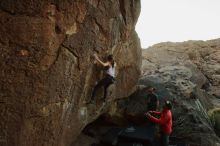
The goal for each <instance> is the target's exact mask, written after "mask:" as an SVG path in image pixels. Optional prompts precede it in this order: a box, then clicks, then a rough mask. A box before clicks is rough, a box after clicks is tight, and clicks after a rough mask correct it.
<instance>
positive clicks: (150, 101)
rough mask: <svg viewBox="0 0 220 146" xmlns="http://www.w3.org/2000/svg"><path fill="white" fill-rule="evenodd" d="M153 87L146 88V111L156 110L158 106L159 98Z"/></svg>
mask: <svg viewBox="0 0 220 146" xmlns="http://www.w3.org/2000/svg"><path fill="white" fill-rule="evenodd" d="M155 91H156V89H155V88H154V87H148V88H147V93H148V94H147V111H156V110H157V108H158V106H159V100H158V97H157V95H156V93H155Z"/></svg>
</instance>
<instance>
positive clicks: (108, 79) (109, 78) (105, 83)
mask: <svg viewBox="0 0 220 146" xmlns="http://www.w3.org/2000/svg"><path fill="white" fill-rule="evenodd" d="M94 57H95V59H96V61H97V62H98V63H99V64H101V65H102V66H103V67H104V68H106V71H105V76H104V78H103V79H102V80H100V81H99V82H98V83H97V85H96V86H95V87H94V89H93V92H92V97H91V100H90V102H88V103H94V97H95V94H96V91H97V89H98V88H100V87H104V97H103V100H104V101H105V99H106V95H107V88H108V87H109V85H111V84H112V83H114V78H115V61H114V59H113V56H112V55H108V56H107V61H106V62H103V61H101V60H100V59H99V57H98V55H97V54H95V55H94Z"/></svg>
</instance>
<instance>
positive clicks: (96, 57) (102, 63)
mask: <svg viewBox="0 0 220 146" xmlns="http://www.w3.org/2000/svg"><path fill="white" fill-rule="evenodd" d="M94 57H95V59H96V60H97V61H98V62H99V63H100V64H101V65H102V66H104V67H106V66H109V63H105V62H103V61H101V60H100V59H99V57H98V55H97V54H95V55H94Z"/></svg>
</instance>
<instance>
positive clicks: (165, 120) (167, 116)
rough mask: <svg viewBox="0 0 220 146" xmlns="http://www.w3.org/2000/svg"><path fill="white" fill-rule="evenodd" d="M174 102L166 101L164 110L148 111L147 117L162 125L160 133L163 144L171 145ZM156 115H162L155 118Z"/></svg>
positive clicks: (164, 145) (165, 145) (163, 145)
mask: <svg viewBox="0 0 220 146" xmlns="http://www.w3.org/2000/svg"><path fill="white" fill-rule="evenodd" d="M171 109H172V104H171V102H170V101H165V104H164V107H163V111H162V112H157V111H149V112H147V113H146V116H147V118H148V119H149V120H150V121H152V122H153V123H156V124H158V125H159V126H160V134H161V145H162V146H169V136H170V134H171V132H172V112H171ZM152 114H154V115H158V116H160V118H159V119H158V118H155V117H154V116H152Z"/></svg>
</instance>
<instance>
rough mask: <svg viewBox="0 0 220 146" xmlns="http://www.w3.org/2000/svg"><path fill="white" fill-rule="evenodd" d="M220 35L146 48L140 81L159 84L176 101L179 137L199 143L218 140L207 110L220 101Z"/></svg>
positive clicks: (163, 96) (162, 92)
mask: <svg viewBox="0 0 220 146" xmlns="http://www.w3.org/2000/svg"><path fill="white" fill-rule="evenodd" d="M219 50H220V39H217V40H211V41H206V42H204V41H188V42H183V43H169V42H168V43H161V44H157V45H154V46H152V47H150V48H148V49H146V50H143V54H142V59H143V62H142V63H143V66H142V69H143V75H142V78H141V79H140V84H144V85H146V84H151V85H153V86H156V87H157V89H158V94H159V95H160V98H161V99H164V98H166V97H168V99H170V100H172V101H173V102H174V110H173V111H174V115H173V118H174V132H173V135H175V136H177V137H184V138H185V139H186V140H188V141H190V142H192V143H197V144H200V145H204V146H205V145H210V146H211V145H216V143H217V142H218V143H219V138H217V136H216V134H215V132H214V130H213V126H212V123H211V122H210V119H209V117H208V114H207V111H208V110H211V109H213V108H217V107H219V105H220V99H218V98H219V87H220V80H219V78H218V76H219V75H220V72H219V69H220V63H219V62H220V51H219Z"/></svg>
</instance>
